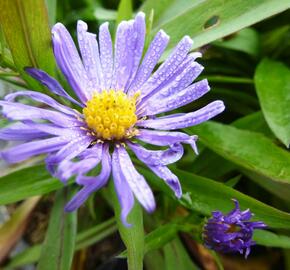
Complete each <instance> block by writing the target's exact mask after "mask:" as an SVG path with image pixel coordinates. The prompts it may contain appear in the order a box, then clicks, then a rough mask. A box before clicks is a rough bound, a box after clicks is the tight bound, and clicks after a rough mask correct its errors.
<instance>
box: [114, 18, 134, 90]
mask: <svg viewBox="0 0 290 270" xmlns="http://www.w3.org/2000/svg"><path fill="white" fill-rule="evenodd" d="M133 23H134V21H133V20H131V21H122V22H121V23H120V24H119V25H118V28H117V33H116V42H115V66H114V73H113V79H112V85H111V88H112V89H115V90H124V88H125V85H126V83H127V81H128V79H129V78H130V73H131V69H132V66H133V55H132V51H133V50H134V48H133V47H134V43H135V37H134V36H133Z"/></svg>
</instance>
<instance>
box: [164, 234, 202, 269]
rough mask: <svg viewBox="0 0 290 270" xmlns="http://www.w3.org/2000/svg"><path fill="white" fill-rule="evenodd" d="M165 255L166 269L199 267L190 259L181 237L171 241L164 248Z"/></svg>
mask: <svg viewBox="0 0 290 270" xmlns="http://www.w3.org/2000/svg"><path fill="white" fill-rule="evenodd" d="M163 251H164V257H165V268H164V269H166V270H176V269H178V270H188V269H191V270H194V269H198V267H197V266H196V265H195V264H194V263H193V262H192V260H191V259H190V257H189V255H188V253H187V251H186V249H185V247H184V246H183V244H182V242H181V241H180V239H179V238H176V239H174V240H173V241H172V242H171V243H169V244H167V245H165V246H164V248H163Z"/></svg>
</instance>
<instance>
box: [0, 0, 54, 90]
mask: <svg viewBox="0 0 290 270" xmlns="http://www.w3.org/2000/svg"><path fill="white" fill-rule="evenodd" d="M0 23H1V26H2V29H3V31H4V34H5V37H6V40H7V43H8V46H9V49H10V51H11V54H12V57H13V60H14V63H15V65H16V67H17V70H18V71H19V73H20V74H21V75H22V77H23V78H24V79H25V80H26V81H27V82H28V83H29V84H30V85H31V86H33V87H35V88H36V89H40V86H39V85H38V83H36V81H35V80H34V79H32V78H31V77H29V76H28V75H27V74H26V73H25V71H24V70H23V68H24V67H26V66H32V67H36V68H40V69H43V70H45V71H46V72H48V73H50V74H53V73H54V57H53V53H52V48H51V38H50V36H51V34H50V30H49V25H48V16H47V11H46V6H45V1H44V0H39V1H34V0H25V1H21V0H2V1H0Z"/></svg>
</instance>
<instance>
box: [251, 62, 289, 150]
mask: <svg viewBox="0 0 290 270" xmlns="http://www.w3.org/2000/svg"><path fill="white" fill-rule="evenodd" d="M255 86H256V91H257V94H258V97H259V100H260V103H261V107H262V112H263V114H264V116H265V119H266V121H267V123H268V125H269V127H270V128H271V130H272V131H273V133H274V134H275V135H276V136H277V137H278V138H279V139H280V140H281V141H282V142H283V143H284V144H285V145H286V147H290V106H289V104H290V69H289V68H288V67H287V66H286V65H284V64H282V63H281V62H277V61H272V60H269V59H264V60H262V62H261V63H260V64H259V65H258V67H257V70H256V73H255Z"/></svg>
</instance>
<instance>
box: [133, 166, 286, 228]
mask: <svg viewBox="0 0 290 270" xmlns="http://www.w3.org/2000/svg"><path fill="white" fill-rule="evenodd" d="M138 170H139V171H140V172H141V173H142V174H143V175H144V176H145V177H146V179H147V180H148V181H150V184H151V185H152V186H155V187H157V188H158V189H161V190H162V191H163V192H165V193H166V194H168V195H169V196H172V197H174V194H173V193H172V191H171V190H170V189H169V188H168V187H167V186H166V184H164V182H163V181H161V180H160V179H158V178H157V177H156V176H155V175H154V174H153V173H151V172H150V171H148V169H146V168H144V167H140V166H138ZM172 170H173V172H174V173H175V174H176V175H177V176H178V178H179V181H180V183H181V186H182V188H183V194H184V195H183V197H182V199H181V200H178V202H179V203H181V204H183V205H185V204H184V201H186V205H185V206H186V207H187V208H189V209H192V210H194V211H197V212H200V213H202V214H204V215H206V216H210V215H211V212H212V211H214V210H220V211H222V212H225V213H226V212H228V211H230V210H232V209H233V202H232V201H231V199H233V198H235V199H237V200H238V201H239V202H240V205H241V208H242V209H246V208H250V209H251V211H252V212H253V213H254V214H255V216H254V219H255V220H262V221H264V222H265V223H266V224H267V225H268V226H269V227H272V228H281V229H282V228H284V229H290V214H288V213H285V212H283V211H280V210H278V209H276V208H274V207H271V206H269V205H266V204H264V203H262V202H260V201H258V200H256V199H254V198H252V197H250V196H247V195H245V194H243V193H241V192H239V191H237V190H235V189H233V188H231V187H228V186H226V185H224V184H222V183H220V182H217V181H213V180H211V179H208V178H205V177H201V176H198V175H195V174H193V173H189V172H186V171H183V170H179V169H172ZM187 197H190V199H188V198H187ZM174 198H175V197H174Z"/></svg>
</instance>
